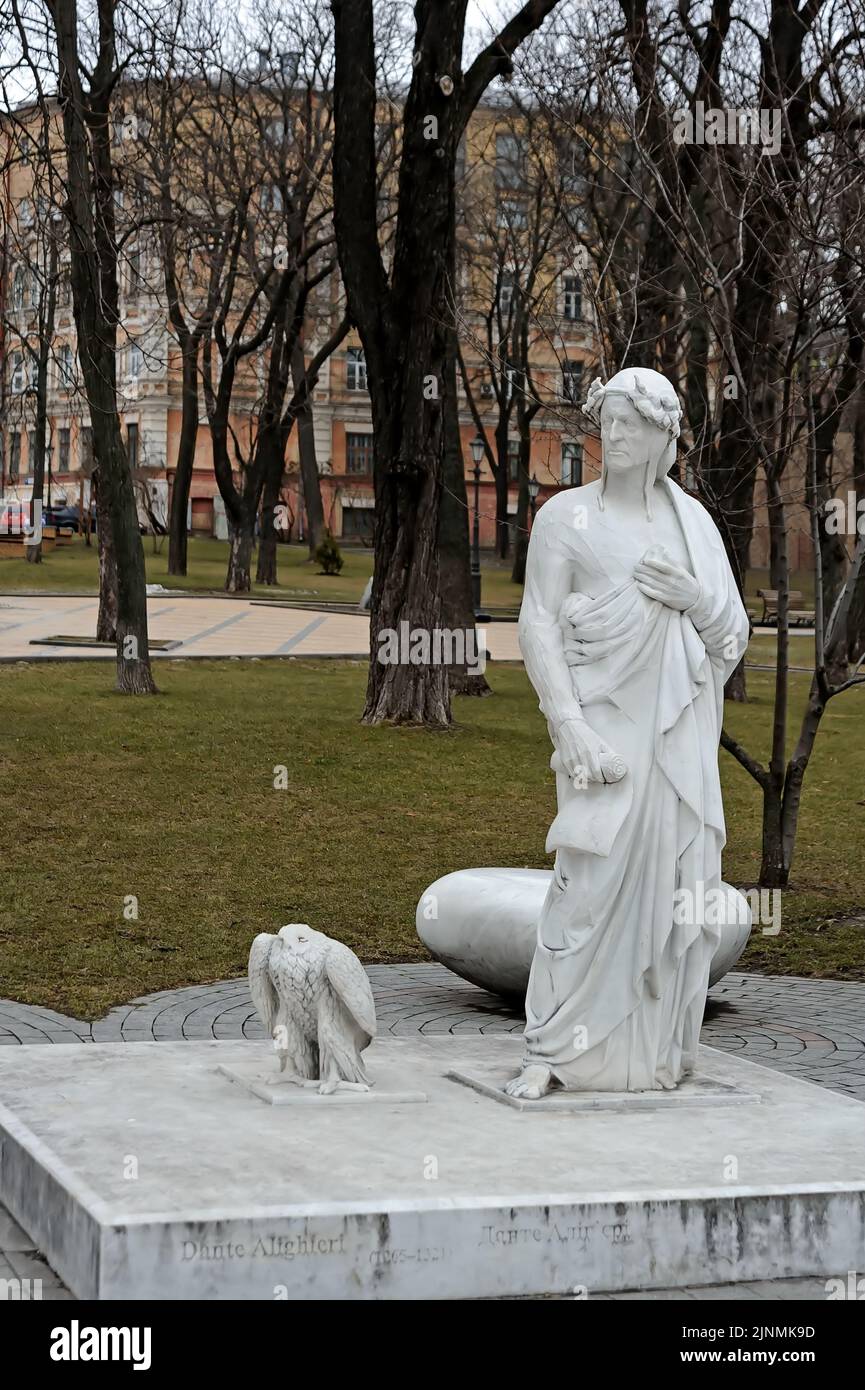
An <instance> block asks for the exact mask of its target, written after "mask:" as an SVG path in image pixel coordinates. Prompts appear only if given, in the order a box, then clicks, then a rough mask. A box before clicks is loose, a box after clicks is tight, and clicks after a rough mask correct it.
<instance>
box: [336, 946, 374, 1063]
mask: <svg viewBox="0 0 865 1390" xmlns="http://www.w3.org/2000/svg"><path fill="white" fill-rule="evenodd" d="M325 969H326V971H327V978H328V980H329V981H330V984H331V987H332V989H333V991H334V993H335V994H336V995H337V996H338V997H339V999H340V1000H341V1001H342V1003H343V1004H344V1005H345V1007H346V1008H347V1009H348V1011H349V1013H350V1014H351V1016H352V1018H353V1019H354V1021H355V1023H356V1024H357V1025H358V1027H359V1028H362V1029H363V1031H364V1032H365V1033H366V1034H367V1036H368V1037H369V1039H370V1040H372V1039H373V1038H374V1037H375V1033H376V1023H375V1002H374V1000H373V997H372V990H371V988H370V983H369V977H368V976H367V973H366V971H365V970H364V968H363V966H362V965H361V963H360V961H359V960H358V958H357V956H356V955H355V954H354V951H350V950H349V948H348V946H343V944H342V942H341V941H334V940H332V939H329V940H328V943H327V955H326V957H325Z"/></svg>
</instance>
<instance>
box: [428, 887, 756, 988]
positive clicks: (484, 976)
mask: <svg viewBox="0 0 865 1390" xmlns="http://www.w3.org/2000/svg"><path fill="white" fill-rule="evenodd" d="M552 877H553V873H552V870H551V869H458V870H457V871H456V872H455V873H452V874H445V875H444V877H443V878H438V879H436V881H435V883H431V884H430V886H429V888H427V890H426V892H425V893H423V894H421V898H420V901H419V903H418V905H417V913H416V917H415V926H416V929H417V934H418V936H419V937H420V939H421V941H422V942H423V944H424V945H425V946H426V948H427V950H428V951H429V952H430V953H431V955H433V956H435V958H436V960H438V961H441V963H442V965H446V966H447V967H448V969H449V970H453V971H454V973H455V974H456V975H461V976H462V978H463V979H464V980H469V981H470V982H471V983H472V984H473V985H478V986H479V988H480V989H488V990H491V991H492V993H493V994H504V995H519V997H520V1000H521V1001H522V1000H523V999H525V996H526V986H527V985H528V983H529V970H530V969H531V964H532V956H533V955H534V953H535V939H536V936H537V923H538V918H539V917H540V915H541V908H542V907H543V905H544V898H545V897H546V895H547V889H548V888H549V886H550V883H551V882H552ZM724 887H725V888H726V890H727V895H728V899H729V902H730V910H729V912H728V913H727V920H726V921H725V922H723V923H722V924H721V926H720V931H721V942H720V945H719V946H718V949H717V951H716V952H715V955H714V958H713V960H712V968H711V970H710V972H709V984H710V985H715V984H717V983H718V981H719V980H720V979H722V978H723V976H724V975H726V973H727V971H728V970H732V969H733V966H734V965H735V964H736V961H737V960H738V959H739V957H740V956H741V954H742V952H743V951H744V949H745V947H746V945H747V944H748V937H749V935H750V933H751V917H750V913H747V917H746V919H740V918H739V907H740V906H742V907H744V905H745V900H744V899H741V898H740V895H739V894H738V893H737V892H736V890H735V889H734V888H731V887H730V886H729V884H725V885H724Z"/></svg>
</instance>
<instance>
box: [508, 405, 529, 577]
mask: <svg viewBox="0 0 865 1390" xmlns="http://www.w3.org/2000/svg"><path fill="white" fill-rule="evenodd" d="M527 430H528V427H527V429H526V431H523V430H521V431H520V490H519V495H518V496H517V525H516V533H515V538H514V566H513V569H512V570H511V579H512V580H513V582H514V583H515V584H525V582H526V557H527V556H528V553H529V463H530V461H531V448H532V443H531V436H530V435H529V434H528V432H527ZM524 436H525V437H524Z"/></svg>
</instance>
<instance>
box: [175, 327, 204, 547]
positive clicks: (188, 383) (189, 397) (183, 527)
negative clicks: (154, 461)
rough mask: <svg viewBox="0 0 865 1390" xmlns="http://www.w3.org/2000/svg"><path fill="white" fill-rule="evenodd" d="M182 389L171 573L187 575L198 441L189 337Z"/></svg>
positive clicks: (194, 346)
mask: <svg viewBox="0 0 865 1390" xmlns="http://www.w3.org/2000/svg"><path fill="white" fill-rule="evenodd" d="M182 357H183V387H182V395H181V414H180V440H179V442H178V446H177V462H176V465H175V470H174V485H173V487H172V491H171V511H170V514H169V518H168V573H169V574H186V550H187V522H186V517H187V512H188V511H189V492H190V488H191V486H192V472H193V468H194V467H195V445H196V442H197V440H198V339H197V338H195V337H193V336H190V338H189V339H187V341H186V342H185V343H184V344H183V348H182Z"/></svg>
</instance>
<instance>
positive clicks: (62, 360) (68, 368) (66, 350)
mask: <svg viewBox="0 0 865 1390" xmlns="http://www.w3.org/2000/svg"><path fill="white" fill-rule="evenodd" d="M57 366H58V371H59V373H60V385H61V387H69V386H74V385H75V361H74V359H73V356H72V348H71V347H70V346H69V344H68V343H64V344H63V345H62V347H61V349H60V356H59V358H58V362H57Z"/></svg>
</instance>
